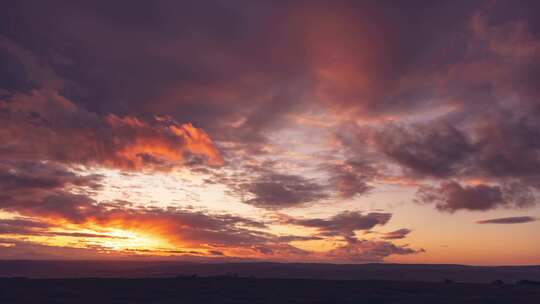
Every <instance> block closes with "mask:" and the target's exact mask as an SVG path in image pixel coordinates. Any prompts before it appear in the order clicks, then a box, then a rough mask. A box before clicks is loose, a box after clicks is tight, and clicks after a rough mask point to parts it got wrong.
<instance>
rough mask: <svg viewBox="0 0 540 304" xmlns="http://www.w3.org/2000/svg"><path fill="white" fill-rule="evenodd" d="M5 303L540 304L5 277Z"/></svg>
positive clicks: (219, 280) (405, 293) (290, 287)
mask: <svg viewBox="0 0 540 304" xmlns="http://www.w3.org/2000/svg"><path fill="white" fill-rule="evenodd" d="M0 303H9V304H17V303H83V304H84V303H92V304H105V303H201V304H211V303H220V304H223V303H246V304H247V303H249V304H256V303H370V304H371V303H452V304H455V303H490V304H491V303H495V304H496V303H535V304H538V303H540V287H538V286H534V285H514V284H503V285H500V284H472V283H444V282H439V283H437V282H392V281H355V280H346V281H338V280H303V279H254V278H233V277H202V278H199V277H197V278H192V277H186V278H169V279H167V278H154V279H0Z"/></svg>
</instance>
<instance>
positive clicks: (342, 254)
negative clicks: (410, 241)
mask: <svg viewBox="0 0 540 304" xmlns="http://www.w3.org/2000/svg"><path fill="white" fill-rule="evenodd" d="M422 252H425V250H424V249H418V250H417V249H412V248H409V247H408V246H407V245H403V246H399V245H395V244H393V243H391V242H387V241H371V240H356V241H354V242H348V243H347V244H345V245H343V246H340V247H338V248H335V249H333V250H331V251H329V252H328V253H327V254H326V255H327V256H328V257H331V258H333V259H336V260H345V261H353V262H381V261H382V260H383V259H384V258H385V257H387V256H390V255H395V254H397V255H409V254H418V253H422Z"/></svg>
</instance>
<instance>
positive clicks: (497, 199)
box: [418, 181, 509, 212]
mask: <svg viewBox="0 0 540 304" xmlns="http://www.w3.org/2000/svg"><path fill="white" fill-rule="evenodd" d="M418 201H419V202H421V203H425V204H435V207H436V208H437V209H439V210H441V211H446V212H455V211H457V210H460V209H465V210H477V211H485V210H490V209H494V208H497V207H499V206H508V204H509V202H508V201H506V200H505V199H504V197H503V194H502V191H501V189H500V188H499V187H498V186H488V185H474V186H462V185H460V184H459V183H457V182H455V181H449V182H443V183H441V184H440V185H439V187H427V186H424V187H422V188H420V189H419V190H418Z"/></svg>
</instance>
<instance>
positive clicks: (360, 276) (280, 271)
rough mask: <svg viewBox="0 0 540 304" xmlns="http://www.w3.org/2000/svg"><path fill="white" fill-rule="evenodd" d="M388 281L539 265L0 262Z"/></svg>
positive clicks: (76, 270) (127, 274)
mask: <svg viewBox="0 0 540 304" xmlns="http://www.w3.org/2000/svg"><path fill="white" fill-rule="evenodd" d="M194 274H196V275H198V276H219V275H224V274H234V275H236V276H239V277H257V278H289V279H291V278H297V279H332V280H388V281H424V282H441V281H443V280H445V279H448V280H452V281H455V282H469V283H487V282H492V281H495V280H502V281H504V282H508V283H515V282H518V281H520V280H531V281H540V265H535V266H467V265H455V264H376V263H375V264H322V263H321V264H318V263H273V262H234V263H197V262H182V261H35V260H31V261H24V260H17V261H8V260H3V261H0V277H26V278H84V277H102V278H155V277H177V276H189V275H194Z"/></svg>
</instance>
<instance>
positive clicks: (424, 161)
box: [376, 123, 474, 177]
mask: <svg viewBox="0 0 540 304" xmlns="http://www.w3.org/2000/svg"><path fill="white" fill-rule="evenodd" d="M376 141H377V145H378V147H379V149H380V150H381V151H382V152H383V153H384V154H385V155H386V156H388V157H389V158H391V159H393V160H394V161H396V162H397V163H399V164H400V165H402V166H403V167H404V168H406V169H409V170H411V172H410V173H412V174H414V173H417V174H422V175H428V176H434V177H447V176H453V175H458V174H459V171H460V169H461V168H462V163H463V162H465V161H466V160H467V157H468V156H469V155H470V154H471V153H472V152H473V151H474V146H473V144H472V143H471V142H470V139H468V137H467V135H466V134H464V133H462V132H461V131H459V130H458V129H456V128H455V127H453V126H451V125H449V124H446V123H430V124H423V125H416V126H412V127H398V126H389V127H387V128H385V129H383V130H382V131H381V132H380V133H379V134H378V135H377V137H376Z"/></svg>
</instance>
